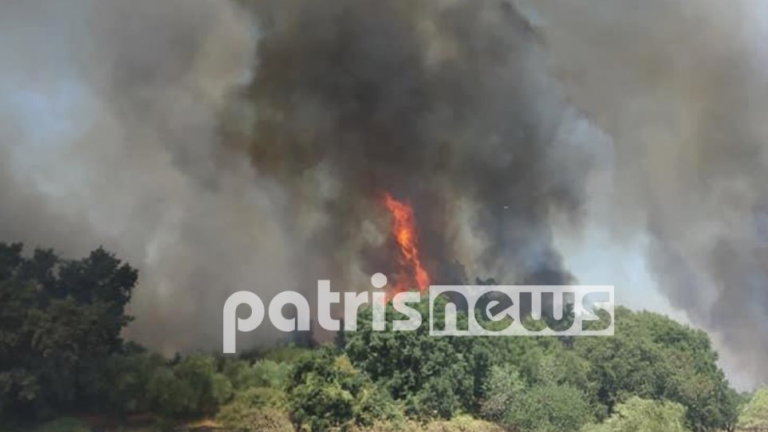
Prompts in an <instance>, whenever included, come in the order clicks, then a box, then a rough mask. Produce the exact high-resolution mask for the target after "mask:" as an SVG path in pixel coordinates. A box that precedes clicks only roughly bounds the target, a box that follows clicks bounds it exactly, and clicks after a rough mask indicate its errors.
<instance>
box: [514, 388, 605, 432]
mask: <svg viewBox="0 0 768 432" xmlns="http://www.w3.org/2000/svg"><path fill="white" fill-rule="evenodd" d="M591 412H592V410H591V407H590V405H589V403H588V402H587V400H586V398H585V395H584V394H583V393H582V392H580V391H579V390H576V389H575V388H573V387H570V386H563V385H545V386H537V387H532V388H529V389H528V390H526V391H525V392H524V393H522V394H521V395H520V396H519V397H516V398H514V399H513V404H512V406H511V409H510V410H509V411H508V412H507V413H506V415H505V416H504V420H503V421H502V423H503V424H505V425H507V426H509V427H513V428H517V429H519V430H520V431H522V432H572V431H575V430H579V429H580V428H581V427H582V426H583V425H584V424H586V423H588V422H590V421H592V420H593V418H592V414H591Z"/></svg>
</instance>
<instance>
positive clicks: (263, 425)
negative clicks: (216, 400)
mask: <svg viewBox="0 0 768 432" xmlns="http://www.w3.org/2000/svg"><path fill="white" fill-rule="evenodd" d="M217 419H218V421H219V422H220V423H221V424H222V425H223V426H224V427H226V428H227V429H228V430H231V431H232V432H293V431H294V429H293V424H291V420H290V418H289V416H288V413H286V412H285V411H281V410H278V409H275V408H270V407H246V406H244V405H242V404H231V405H228V406H227V407H225V408H224V409H222V411H221V413H219V416H218V417H217Z"/></svg>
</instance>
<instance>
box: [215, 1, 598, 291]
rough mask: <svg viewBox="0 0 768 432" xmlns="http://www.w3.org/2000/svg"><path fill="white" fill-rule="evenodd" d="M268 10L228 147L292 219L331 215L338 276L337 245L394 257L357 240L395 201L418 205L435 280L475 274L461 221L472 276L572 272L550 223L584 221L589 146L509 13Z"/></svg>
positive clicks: (367, 260) (435, 4)
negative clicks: (555, 215)
mask: <svg viewBox="0 0 768 432" xmlns="http://www.w3.org/2000/svg"><path fill="white" fill-rule="evenodd" d="M259 6H260V7H259V8H257V9H258V12H257V16H259V17H260V23H261V24H262V27H261V28H262V29H263V31H264V33H263V37H262V38H261V40H260V41H259V45H258V51H257V52H258V60H257V61H258V66H257V68H256V72H255V75H254V78H253V80H252V82H251V84H250V85H249V86H248V87H247V88H246V89H244V90H243V92H242V94H241V95H240V97H241V100H240V102H241V104H242V105H241V106H240V107H236V108H235V109H234V114H233V116H234V118H233V119H231V122H232V123H233V125H232V126H231V128H230V129H229V132H230V133H231V138H230V139H228V140H226V141H225V142H226V143H227V144H229V145H234V146H237V147H238V148H241V149H244V150H246V151H247V152H248V153H249V154H250V156H251V160H252V162H253V165H254V166H255V167H256V169H257V171H258V172H259V173H260V174H263V175H269V176H274V177H275V178H277V179H278V180H280V181H281V182H282V183H283V184H286V185H288V187H289V190H290V194H291V198H292V199H291V201H292V202H294V203H296V204H297V205H298V207H297V209H296V212H295V214H297V215H304V214H306V213H307V211H306V209H305V206H307V205H309V206H311V207H312V208H313V209H314V210H315V211H316V212H317V213H319V214H321V215H322V220H320V221H318V222H317V223H318V224H319V225H320V230H319V231H318V232H319V234H318V237H316V238H314V239H313V242H312V244H313V247H314V248H315V249H316V252H318V253H319V252H321V251H329V252H328V253H330V254H331V255H332V256H331V258H332V260H331V262H330V263H329V270H328V271H329V272H330V273H331V274H338V272H343V271H344V270H345V269H348V268H350V260H349V259H348V257H347V256H345V255H342V256H341V257H340V258H341V259H335V258H336V257H335V256H333V255H334V254H336V253H339V252H342V251H349V250H352V252H353V253H352V255H353V256H362V257H364V259H363V262H362V266H363V270H364V271H370V272H373V271H380V270H386V269H387V268H386V266H387V265H388V264H391V263H392V262H393V261H394V260H393V259H392V258H393V257H392V255H391V254H388V253H387V251H388V248H387V247H386V245H385V247H383V248H381V247H379V248H377V245H376V243H377V242H376V239H375V238H374V239H369V240H371V241H369V242H368V243H367V244H366V243H365V241H366V239H365V238H364V236H363V235H362V233H365V229H364V227H365V224H366V223H370V221H375V220H377V215H380V214H381V212H382V209H383V208H384V205H383V201H384V200H383V197H384V194H385V193H392V194H393V195H394V196H395V197H396V198H397V199H399V200H402V201H405V202H408V203H410V204H412V205H413V206H414V210H415V214H416V218H417V223H418V227H419V230H418V232H419V236H420V241H421V243H422V246H423V255H424V259H425V261H426V266H427V269H428V270H429V272H430V274H432V276H433V280H435V281H436V282H438V283H441V282H442V283H457V282H462V281H463V280H464V279H465V278H466V274H465V273H466V272H465V270H464V269H462V268H461V266H460V265H458V264H457V263H458V262H459V261H460V258H464V257H465V256H466V254H465V256H462V252H466V248H467V247H468V246H467V245H465V244H462V239H461V238H460V237H461V232H460V228H461V227H462V225H466V226H468V227H469V230H468V231H469V233H470V234H471V236H473V237H474V238H475V239H477V241H476V246H477V248H475V250H473V251H472V254H471V255H472V256H471V257H470V259H468V260H461V261H464V262H467V263H472V264H477V266H476V269H473V270H474V271H477V269H482V271H486V272H491V273H489V274H494V275H495V276H497V277H499V278H506V279H505V280H512V279H516V280H521V281H522V280H527V281H531V282H538V283H554V284H558V283H564V282H567V281H569V280H571V279H572V276H571V275H570V274H569V273H568V272H567V271H566V270H565V269H564V268H563V266H562V263H561V257H560V255H559V254H558V252H557V251H556V250H555V249H554V247H553V244H552V243H553V242H552V232H551V228H550V223H551V217H550V216H551V213H552V212H566V213H569V214H574V215H575V214H576V213H577V211H578V209H579V207H580V204H581V202H582V200H583V196H584V184H585V179H586V177H587V174H588V170H587V168H589V165H588V163H584V164H580V163H579V162H580V161H581V160H585V161H586V159H584V157H583V154H582V153H583V152H584V149H583V148H580V147H578V146H576V145H574V143H572V142H567V141H564V140H562V138H563V136H562V135H563V131H564V130H565V129H566V128H567V127H570V126H573V125H574V124H576V123H578V122H579V121H582V120H580V119H579V118H578V116H577V115H576V114H575V113H574V112H573V111H571V110H569V109H568V108H567V105H566V104H565V103H564V101H563V100H562V98H561V95H560V93H559V89H558V87H557V85H556V83H555V81H554V80H553V79H551V77H549V76H548V74H547V71H546V67H545V64H544V63H543V61H542V60H543V57H542V55H541V52H540V51H539V45H538V41H537V38H538V36H537V35H536V34H535V32H533V31H532V29H531V27H530V26H529V25H528V23H527V21H526V20H525V19H524V18H523V17H522V16H521V15H519V14H518V12H517V11H516V9H515V8H514V7H513V6H512V5H511V4H509V3H506V2H501V1H490V2H482V3H477V2H441V1H427V2H419V3H418V4H416V3H414V2H411V1H405V0H403V1H401V0H394V1H386V2H382V1H375V0H338V1H333V2H323V3H318V2H313V1H293V2H287V4H286V2H282V1H281V2H275V3H269V2H266V3H262V4H260V5H259ZM245 107H247V108H250V111H249V110H248V109H246V108H245ZM245 113H247V114H250V115H251V117H250V118H248V119H245V118H243V115H244V114H245ZM566 162H567V163H566ZM380 240H381V239H380V238H379V241H380ZM361 243H363V244H361ZM377 250H378V251H379V252H377ZM357 251H360V252H359V254H358V252H357ZM368 274H370V273H368Z"/></svg>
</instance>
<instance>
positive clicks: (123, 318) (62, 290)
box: [0, 243, 138, 418]
mask: <svg viewBox="0 0 768 432" xmlns="http://www.w3.org/2000/svg"><path fill="white" fill-rule="evenodd" d="M22 252H23V247H22V245H21V244H10V245H9V244H5V243H0V304H2V305H3V308H2V309H1V310H0V371H2V372H0V410H3V411H5V412H13V413H14V414H17V415H20V416H24V417H27V418H29V417H32V416H34V415H36V414H39V415H45V414H47V413H52V412H54V411H56V410H62V409H68V408H72V407H73V406H74V405H75V404H77V405H78V406H84V405H86V406H87V405H98V404H100V403H101V400H102V397H101V396H102V394H103V391H104V384H105V383H104V382H103V379H102V378H103V376H104V368H105V367H106V359H107V358H108V357H109V356H110V355H112V354H115V353H118V352H120V350H121V349H122V347H123V340H122V338H121V337H120V334H121V332H122V330H123V328H124V327H125V326H126V325H127V324H128V323H129V322H130V320H131V318H130V317H129V316H127V315H126V314H125V306H126V304H127V303H128V301H129V300H130V298H131V293H132V291H133V289H134V287H135V285H136V281H137V277H138V273H137V271H136V270H135V269H133V268H132V267H130V266H129V265H128V264H124V263H122V262H121V261H119V260H118V259H116V258H115V257H114V255H112V254H110V253H109V252H106V251H105V250H103V249H97V250H95V251H93V252H91V253H90V255H89V256H87V257H86V258H84V259H81V260H68V259H63V258H60V257H59V256H58V255H57V254H56V253H55V252H53V251H52V250H44V249H38V250H35V251H34V252H33V253H32V255H31V256H30V257H26V256H24V255H23V253H22Z"/></svg>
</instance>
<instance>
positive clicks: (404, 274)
mask: <svg viewBox="0 0 768 432" xmlns="http://www.w3.org/2000/svg"><path fill="white" fill-rule="evenodd" d="M384 203H385V204H386V206H387V209H388V210H389V212H390V213H391V214H392V234H393V236H394V237H395V240H396V241H397V245H398V246H399V248H400V254H399V255H400V256H399V258H398V261H399V262H398V263H399V264H400V266H401V269H400V273H399V275H398V277H397V282H396V285H395V288H394V292H395V293H399V292H403V291H407V290H409V289H412V288H418V289H419V291H423V290H425V289H427V288H428V287H429V284H430V279H429V273H427V271H426V270H425V269H424V266H423V265H422V264H421V259H420V257H419V239H418V235H417V233H416V219H415V217H414V216H413V208H411V206H410V205H408V204H406V203H403V202H400V201H398V200H396V199H395V198H394V197H392V195H390V194H389V193H387V194H386V195H385V196H384Z"/></svg>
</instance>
